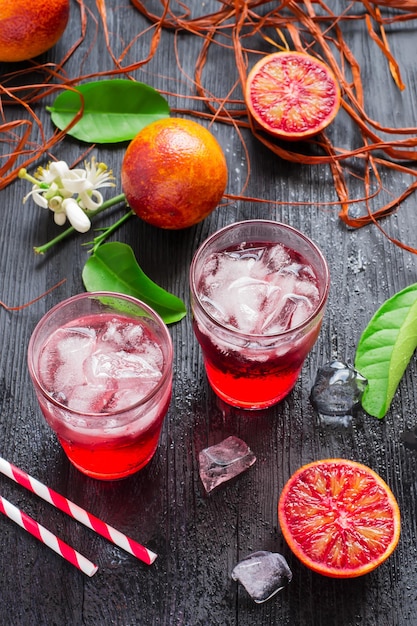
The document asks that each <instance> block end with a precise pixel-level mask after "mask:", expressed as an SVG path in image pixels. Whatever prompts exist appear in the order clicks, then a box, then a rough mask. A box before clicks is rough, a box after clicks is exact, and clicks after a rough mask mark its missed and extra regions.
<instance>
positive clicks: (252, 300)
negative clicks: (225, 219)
mask: <svg viewBox="0 0 417 626" xmlns="http://www.w3.org/2000/svg"><path fill="white" fill-rule="evenodd" d="M329 281H330V278H329V270H328V266H327V263H326V260H325V258H324V257H323V254H322V253H321V251H320V250H319V248H318V247H317V246H316V245H315V244H314V243H313V242H312V241H311V240H310V239H309V238H308V237H306V236H305V235H304V234H302V233H301V232H299V231H298V230H296V229H295V228H293V227H291V226H288V225H286V224H282V223H279V222H275V221H272V220H246V221H243V222H237V223H234V224H231V225H229V226H226V227H225V228H222V229H221V230H219V231H217V232H215V233H214V234H213V235H211V236H210V237H209V238H208V239H207V240H206V241H205V242H203V244H202V245H201V246H200V247H199V249H198V250H197V251H196V253H195V255H194V257H193V260H192V263H191V268H190V290H191V308H192V315H193V328H194V332H195V335H196V337H197V340H198V342H199V344H200V346H201V350H202V354H203V359H204V364H205V369H206V373H207V377H208V381H209V383H210V385H211V387H212V388H213V390H214V392H215V393H216V394H217V395H218V396H219V397H220V398H221V399H222V400H224V401H225V402H226V403H228V404H230V405H233V406H236V407H241V408H245V409H261V408H265V407H269V406H271V405H273V404H276V403H277V402H279V401H280V400H282V399H283V398H284V397H285V396H286V395H287V394H288V393H289V392H290V391H291V390H292V388H293V387H294V385H295V383H296V381H297V379H298V377H299V374H300V371H301V368H302V365H303V363H304V360H305V358H306V356H307V354H308V353H309V351H310V350H311V348H312V347H313V345H314V343H315V342H316V340H317V337H318V334H319V330H320V326H321V322H322V318H323V313H324V309H325V304H326V300H327V297H328V292H329Z"/></svg>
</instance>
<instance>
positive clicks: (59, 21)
mask: <svg viewBox="0 0 417 626" xmlns="http://www.w3.org/2000/svg"><path fill="white" fill-rule="evenodd" d="M68 17H69V0H36V1H33V0H0V61H7V62H15V61H26V60H28V59H32V58H33V57H36V56H38V55H40V54H43V53H44V52H46V51H47V50H49V49H50V48H52V46H54V45H55V44H56V43H57V41H58V40H59V39H60V37H61V36H62V34H63V32H64V30H65V28H66V26H67V23H68Z"/></svg>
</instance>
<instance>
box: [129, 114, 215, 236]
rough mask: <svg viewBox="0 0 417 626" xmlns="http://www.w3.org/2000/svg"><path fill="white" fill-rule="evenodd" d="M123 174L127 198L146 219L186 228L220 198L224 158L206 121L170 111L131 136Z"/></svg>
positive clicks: (151, 221)
mask: <svg viewBox="0 0 417 626" xmlns="http://www.w3.org/2000/svg"><path fill="white" fill-rule="evenodd" d="M121 180H122V188H123V191H124V193H125V196H126V200H127V202H128V204H129V205H130V207H131V208H132V209H133V211H134V212H135V213H136V214H137V215H138V216H139V217H140V218H142V219H143V220H144V221H145V222H148V223H150V224H152V225H154V226H159V227H160V228H167V229H180V228H187V227H188V226H192V225H193V224H197V223H198V222H200V221H201V220H203V219H204V218H205V217H207V215H209V213H211V212H212V211H213V210H214V209H215V208H216V206H217V205H218V203H219V202H220V200H221V198H222V196H223V193H224V190H225V188H226V183H227V165H226V159H225V156H224V153H223V151H222V149H221V147H220V145H219V143H218V142H217V140H216V139H215V137H214V136H213V135H212V134H211V133H210V132H209V131H208V130H207V129H206V128H205V127H204V126H202V125H201V124H198V123H197V122H193V121H190V120H186V119H182V118H170V117H169V118H165V119H162V120H158V121H156V122H152V123H151V124H148V126H145V128H143V129H142V130H141V131H140V132H139V133H138V134H137V135H136V137H135V138H134V139H133V140H132V141H131V142H130V144H129V146H128V147H127V150H126V153H125V156H124V158H123V163H122V171H121Z"/></svg>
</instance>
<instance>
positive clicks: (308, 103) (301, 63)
mask: <svg viewBox="0 0 417 626" xmlns="http://www.w3.org/2000/svg"><path fill="white" fill-rule="evenodd" d="M245 100H246V105H247V107H248V109H249V112H250V113H251V115H252V116H253V118H254V119H255V120H256V121H257V122H258V124H259V125H260V126H261V127H262V128H263V129H264V130H266V131H268V132H269V133H271V134H272V135H274V136H276V137H279V138H281V139H287V140H292V141H294V140H297V139H307V138H309V137H312V136H313V135H315V134H317V133H319V132H320V131H322V130H323V129H324V128H326V126H328V124H330V122H332V121H333V119H334V118H335V116H336V114H337V112H338V110H339V107H340V89H339V85H338V83H337V80H336V78H335V76H334V75H333V73H332V71H331V70H330V68H329V67H328V66H327V65H326V64H325V63H323V62H322V61H320V60H318V59H316V58H315V57H312V56H311V55H309V54H305V53H304V52H293V51H289V52H276V53H275V54H269V55H267V56H265V57H263V58H262V59H261V60H260V61H258V63H256V65H255V66H254V67H253V68H252V69H251V71H250V72H249V75H248V78H247V81H246V86H245Z"/></svg>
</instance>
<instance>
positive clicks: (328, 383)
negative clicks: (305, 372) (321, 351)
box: [310, 361, 367, 424]
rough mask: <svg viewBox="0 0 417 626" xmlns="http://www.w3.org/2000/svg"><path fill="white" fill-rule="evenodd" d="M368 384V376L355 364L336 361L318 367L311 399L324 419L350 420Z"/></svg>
mask: <svg viewBox="0 0 417 626" xmlns="http://www.w3.org/2000/svg"><path fill="white" fill-rule="evenodd" d="M366 385H367V380H366V378H364V377H363V376H362V374H360V373H359V372H358V371H357V370H355V368H354V367H352V366H351V365H347V364H346V363H342V362H341V361H332V362H330V363H326V364H325V365H323V367H321V368H320V369H319V370H318V372H317V376H316V380H315V382H314V385H313V388H312V390H311V394H310V400H311V403H312V405H313V406H314V408H315V409H316V410H317V412H318V414H319V416H320V417H321V418H322V419H324V420H325V421H329V420H332V421H333V422H338V423H341V424H346V422H348V421H350V420H351V418H352V416H353V415H354V412H355V409H356V408H357V407H358V405H359V403H360V400H361V397H362V394H363V392H364V390H365V387H366Z"/></svg>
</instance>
